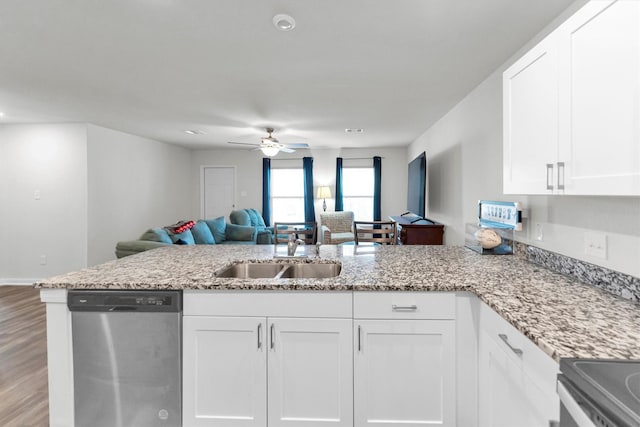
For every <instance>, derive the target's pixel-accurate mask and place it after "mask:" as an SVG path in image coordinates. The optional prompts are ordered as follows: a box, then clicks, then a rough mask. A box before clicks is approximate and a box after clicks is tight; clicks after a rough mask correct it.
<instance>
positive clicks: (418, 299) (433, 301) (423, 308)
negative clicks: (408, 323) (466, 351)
mask: <svg viewBox="0 0 640 427" xmlns="http://www.w3.org/2000/svg"><path fill="white" fill-rule="evenodd" d="M353 317H354V318H357V319H455V317H456V295H455V293H449V292H447V293H443V292H355V293H354V294H353Z"/></svg>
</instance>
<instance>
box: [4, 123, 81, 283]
mask: <svg viewBox="0 0 640 427" xmlns="http://www.w3.org/2000/svg"><path fill="white" fill-rule="evenodd" d="M0 154H1V155H0V183H2V187H0V219H1V221H0V227H1V228H0V233H1V234H0V235H1V236H2V238H1V239H2V244H1V245H0V283H2V282H4V283H22V282H30V281H32V279H37V278H42V277H46V276H50V275H54V274H58V273H63V272H67V271H71V270H77V269H79V268H82V267H85V266H86V263H87V259H86V253H87V165H86V159H87V148H86V126H85V125H81V124H51V125H50V124H39V125H3V126H0ZM36 193H39V199H36V197H37V196H36ZM42 257H45V258H42ZM43 263H44V264H43Z"/></svg>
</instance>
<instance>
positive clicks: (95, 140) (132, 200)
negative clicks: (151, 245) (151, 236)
mask: <svg viewBox="0 0 640 427" xmlns="http://www.w3.org/2000/svg"><path fill="white" fill-rule="evenodd" d="M87 164H88V194H89V197H88V206H89V208H88V240H89V242H88V265H94V264H97V263H101V262H104V261H107V260H110V259H114V258H115V255H114V250H115V246H116V243H117V242H118V241H120V240H134V239H137V238H138V237H140V235H141V234H142V233H143V232H144V231H145V230H146V229H148V228H150V227H157V226H163V225H168V224H172V223H175V222H176V221H179V220H181V219H189V217H190V216H191V215H190V211H191V196H192V191H191V180H190V176H189V169H190V166H191V152H190V150H188V149H186V148H181V147H177V146H174V145H169V144H165V143H161V142H157V141H154V140H151V139H147V138H142V137H138V136H134V135H130V134H126V133H123V132H118V131H115V130H111V129H106V128H103V127H99V126H94V125H88V142H87Z"/></svg>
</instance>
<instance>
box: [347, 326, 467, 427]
mask: <svg viewBox="0 0 640 427" xmlns="http://www.w3.org/2000/svg"><path fill="white" fill-rule="evenodd" d="M354 334H356V335H355V343H354V353H355V357H354V396H355V397H354V399H355V402H354V412H355V424H354V425H355V426H357V427H361V426H368V425H375V426H377V427H386V426H397V425H403V426H451V427H453V426H455V425H456V418H455V413H456V403H455V401H456V390H455V382H456V373H455V360H456V358H455V320H356V321H355V323H354Z"/></svg>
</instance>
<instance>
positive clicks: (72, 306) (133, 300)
mask: <svg viewBox="0 0 640 427" xmlns="http://www.w3.org/2000/svg"><path fill="white" fill-rule="evenodd" d="M181 297H182V293H181V292H180V291H121V290H114V291H69V293H68V296H67V306H68V307H69V310H71V311H106V312H116V311H138V312H140V311H155V312H157V311H168V312H175V311H181V310H182V298H181Z"/></svg>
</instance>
